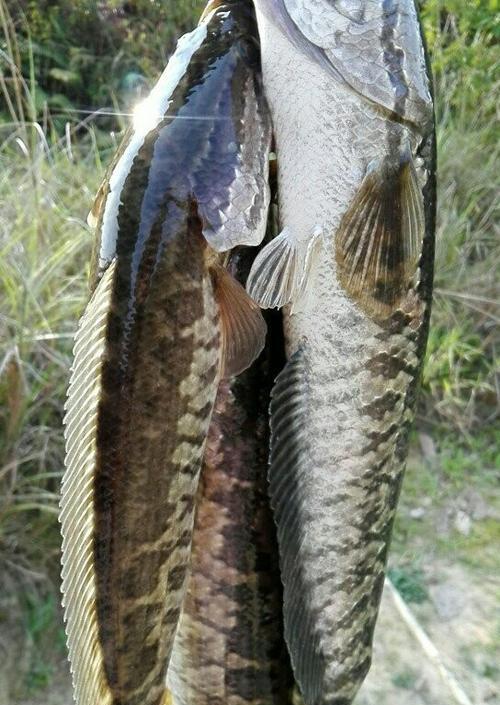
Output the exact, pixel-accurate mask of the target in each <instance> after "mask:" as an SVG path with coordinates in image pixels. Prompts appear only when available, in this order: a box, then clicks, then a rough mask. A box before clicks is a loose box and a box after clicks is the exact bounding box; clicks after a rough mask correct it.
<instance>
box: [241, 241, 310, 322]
mask: <svg viewBox="0 0 500 705" xmlns="http://www.w3.org/2000/svg"><path fill="white" fill-rule="evenodd" d="M320 234H321V232H320V231H319V229H316V230H315V231H314V233H313V234H312V236H311V237H310V238H309V239H306V240H299V239H298V238H296V237H295V236H294V234H293V233H292V232H291V231H290V230H289V229H288V228H285V229H284V230H283V231H282V232H281V233H280V234H279V235H278V236H277V237H275V238H274V239H273V240H271V242H270V243H268V244H267V245H266V246H265V247H264V248H263V249H262V250H261V251H260V252H259V254H258V255H257V257H256V258H255V261H254V263H253V265H252V269H251V270H250V274H249V276H248V281H247V291H248V293H249V295H250V296H251V298H252V299H253V300H254V301H256V302H257V303H258V304H259V306H261V308H281V307H282V306H285V305H286V304H289V303H290V302H292V301H297V299H299V298H300V297H301V295H302V294H303V292H304V290H305V286H306V283H307V279H308V275H309V272H310V270H311V265H312V262H313V256H314V253H315V251H316V245H317V242H318V238H319V235H320Z"/></svg>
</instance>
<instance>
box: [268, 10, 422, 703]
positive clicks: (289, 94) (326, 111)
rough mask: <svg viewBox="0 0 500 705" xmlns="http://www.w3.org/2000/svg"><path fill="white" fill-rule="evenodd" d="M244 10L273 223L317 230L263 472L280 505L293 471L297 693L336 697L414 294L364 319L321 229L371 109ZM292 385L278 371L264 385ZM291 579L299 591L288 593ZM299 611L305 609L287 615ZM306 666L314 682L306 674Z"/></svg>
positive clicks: (354, 177) (377, 583) (356, 613)
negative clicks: (262, 99) (274, 207)
mask: <svg viewBox="0 0 500 705" xmlns="http://www.w3.org/2000/svg"><path fill="white" fill-rule="evenodd" d="M258 17H259V28H260V33H261V41H262V59H263V72H264V84H265V89H266V97H267V99H268V101H269V103H270V107H271V114H272V117H273V123H274V129H275V139H276V153H277V159H278V169H279V196H280V221H281V222H280V225H281V227H282V228H283V227H287V228H290V229H292V230H296V231H297V232H299V233H300V232H302V233H304V232H306V231H308V232H312V231H313V229H319V231H320V232H321V234H322V237H321V243H320V245H319V248H318V253H317V256H316V257H315V259H314V262H313V265H312V269H311V273H310V275H309V280H308V282H307V291H306V293H305V294H304V296H303V297H302V299H301V300H300V301H299V302H298V303H297V304H294V305H293V307H291V306H289V307H287V308H286V309H285V316H284V318H285V321H284V327H285V337H286V345H287V353H288V357H289V358H290V360H294V359H297V356H301V368H300V369H301V372H300V374H301V375H303V379H302V381H301V383H302V387H301V391H300V394H298V395H297V399H298V401H297V403H296V411H295V417H294V424H292V426H290V425H288V426H286V431H285V430H283V431H282V433H283V436H284V437H285V436H286V438H287V439H288V441H287V442H289V443H290V446H291V447H294V448H298V450H297V452H296V453H295V454H294V453H292V452H290V454H289V455H290V462H289V466H288V467H287V465H286V460H283V458H284V457H286V447H284V450H283V449H282V448H281V446H278V449H277V451H276V453H277V455H278V456H280V458H281V460H279V462H281V464H282V466H283V473H282V475H283V477H282V478H281V481H280V482H276V483H275V485H274V486H273V480H272V478H271V494H272V495H273V499H272V501H273V506H274V507H275V509H277V513H278V515H279V516H280V517H281V516H282V515H285V514H286V512H287V511H290V510H289V509H287V508H286V507H283V506H281V502H283V504H285V503H286V502H285V500H284V499H283V500H282V497H283V496H284V495H286V492H287V481H286V479H284V478H285V477H287V476H288V477H289V478H290V482H292V480H293V482H294V484H295V488H294V490H293V512H294V513H295V514H296V516H295V517H293V518H290V517H288V518H287V519H283V523H286V524H287V527H288V528H289V527H295V528H294V529H293V531H292V530H291V529H290V531H289V533H293V534H294V538H293V549H292V551H291V553H290V555H292V554H293V555H294V556H295V563H294V566H293V567H290V565H289V564H288V563H287V561H288V558H287V554H286V551H287V548H286V546H285V544H286V543H287V542H288V536H287V533H286V531H285V530H283V531H281V532H280V529H279V541H280V552H281V554H282V568H283V570H284V572H285V573H286V572H287V570H288V568H289V569H290V575H292V576H293V578H291V579H290V581H287V579H286V578H285V598H284V599H285V635H286V637H287V641H288V643H289V647H290V648H291V655H292V663H293V666H294V670H295V675H296V677H297V679H298V681H299V683H300V685H301V686H302V690H303V695H304V699H305V702H306V704H307V705H319V704H320V703H321V704H323V705H348V704H349V703H351V702H352V700H353V698H354V696H355V693H356V692H357V690H358V688H359V686H360V684H361V683H362V681H363V678H364V676H365V675H366V672H367V670H368V668H369V665H370V654H371V642H372V636H373V629H374V625H375V620H376V615H377V611H378V607H379V601H380V595H381V591H382V587H383V581H384V568H385V562H386V556H387V550H388V546H389V540H390V533H391V527H392V523H393V518H394V513H395V509H396V502H397V498H398V494H399V489H400V484H401V479H402V473H403V468H404V461H405V456H406V441H407V435H408V426H409V423H410V421H411V418H412V408H413V402H414V396H415V384H416V379H417V375H418V370H419V366H420V359H421V352H422V351H421V340H422V337H423V336H424V337H425V333H424V332H423V329H424V327H425V326H424V323H423V320H424V307H423V304H422V302H421V301H420V299H419V297H418V295H417V293H416V292H415V291H410V292H409V293H408V296H407V297H406V299H405V301H404V302H403V303H402V306H401V307H400V309H401V310H398V311H396V312H394V314H393V315H392V316H390V317H389V318H388V319H387V320H386V321H384V322H375V321H374V320H372V319H371V318H370V317H369V316H368V315H366V313H365V312H363V311H362V310H361V308H359V307H358V306H357V305H356V303H355V302H354V301H352V300H351V299H350V298H349V297H348V296H347V294H346V292H345V291H344V289H343V288H342V286H341V285H340V283H339V282H338V279H337V276H336V262H335V255H334V244H335V233H336V231H337V229H338V227H339V224H340V222H341V218H342V216H343V214H344V213H345V211H346V209H347V208H348V206H349V204H350V202H351V201H352V199H353V197H354V195H355V194H356V192H357V190H358V189H359V186H360V184H361V181H362V179H363V176H364V174H365V173H366V169H367V165H368V164H369V163H370V162H371V161H372V160H374V159H379V158H383V156H384V154H385V150H386V128H385V125H384V121H383V120H382V119H381V117H380V115H379V114H378V113H377V112H376V109H375V108H374V107H373V106H372V105H371V104H369V103H368V102H367V101H365V100H363V99H362V98H360V97H359V96H357V95H356V94H354V93H352V92H350V91H349V90H348V89H346V88H345V87H343V86H342V85H341V84H340V83H335V82H333V81H332V79H331V78H330V77H329V76H328V75H327V74H326V72H325V71H324V70H323V69H322V68H321V67H320V66H319V65H315V64H313V63H312V62H311V61H309V60H308V59H307V58H306V57H305V56H304V55H303V54H299V53H298V52H297V51H296V50H295V49H294V48H293V46H292V45H291V44H290V42H289V41H288V40H287V39H286V38H285V37H284V36H283V35H282V34H281V33H280V32H279V31H278V30H277V29H276V28H275V27H274V26H273V25H271V24H270V23H268V22H267V20H266V19H265V17H264V16H262V15H260V14H259V15H258ZM297 374H299V373H297ZM294 379H296V377H295V378H294ZM292 384H293V380H292V381H290V380H288V382H287V385H284V386H283V387H282V389H279V390H278V392H277V394H278V397H279V396H280V395H281V396H283V398H284V395H286V394H288V391H287V389H289V388H290V386H291V385H292ZM287 398H288V397H287ZM278 402H279V399H277V400H276V404H278ZM294 403H295V402H294ZM285 420H286V419H285ZM279 424H280V422H278V426H279V430H281V429H282V428H283V429H285V425H284V424H282V425H279ZM294 428H295V429H296V430H294ZM293 434H295V440H294V439H293V438H292V436H293ZM280 442H281V441H280ZM297 458H298V460H297ZM294 463H295V467H294ZM287 473H288V474H287ZM287 522H288V523H287ZM278 524H280V519H279V520H278ZM292 560H293V559H292V558H290V561H292ZM287 566H288V567H287ZM299 590H300V591H302V592H303V594H304V597H303V598H300V597H298V596H297V594H294V591H295V593H296V592H297V591H299ZM301 599H302V602H300V600H301ZM287 604H288V605H289V606H290V609H287V607H286V605H287ZM294 605H295V606H296V607H297V609H295V612H296V613H297V614H294ZM300 605H302V606H301V607H300ZM301 610H303V611H306V612H307V613H308V614H309V617H308V618H307V620H302V621H301V619H302V618H301V616H300V615H298V613H299V612H300V611H301ZM300 638H302V640H303V643H304V644H305V645H306V646H305V649H303V647H302V646H301V644H300ZM308 640H309V642H310V649H311V651H314V654H309V655H308V656H307V657H306V656H303V655H300V652H301V651H302V650H305V651H307V649H308V647H307V642H308ZM298 653H299V656H297V654H298ZM313 663H316V664H317V665H316V666H314V667H313V666H311V664H313ZM308 664H309V665H308ZM318 664H319V665H318ZM313 668H314V669H315V671H314V672H315V674H316V680H317V681H318V682H316V684H315V686H314V687H313V686H311V682H308V681H310V680H311V678H310V674H311V673H312V670H313ZM308 669H309V670H308Z"/></svg>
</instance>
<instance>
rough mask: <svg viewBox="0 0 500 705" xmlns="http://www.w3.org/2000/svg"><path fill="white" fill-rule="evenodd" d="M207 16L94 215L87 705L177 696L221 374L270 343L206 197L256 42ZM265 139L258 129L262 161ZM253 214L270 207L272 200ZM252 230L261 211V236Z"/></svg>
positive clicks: (69, 498)
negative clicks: (195, 532)
mask: <svg viewBox="0 0 500 705" xmlns="http://www.w3.org/2000/svg"><path fill="white" fill-rule="evenodd" d="M206 23H207V24H206V26H200V27H199V28H198V29H197V30H195V32H193V33H192V34H191V35H189V36H188V38H187V40H186V39H185V40H184V41H183V42H181V46H180V49H178V52H177V54H176V55H175V57H174V59H173V63H172V65H171V67H170V74H168V71H167V76H166V80H165V81H164V82H163V83H162V80H160V83H159V84H158V86H157V88H156V89H154V90H153V93H152V95H153V97H154V101H153V102H152V106H153V107H154V108H155V109H156V110H159V109H160V108H162V109H163V110H164V111H165V113H164V114H162V115H161V116H160V118H159V119H158V118H157V116H156V117H155V116H154V115H153V117H155V120H154V121H153V124H151V125H148V126H147V127H145V128H144V126H142V127H139V128H136V129H135V131H133V132H131V133H130V135H129V136H128V138H127V139H126V141H125V143H124V146H123V149H122V151H121V152H120V154H119V155H118V156H117V158H116V159H115V161H114V163H113V171H112V173H111V175H110V178H109V180H108V182H107V184H105V185H104V187H103V188H102V189H101V191H100V194H99V197H98V199H97V205H96V210H95V213H94V216H95V221H96V223H97V246H96V248H95V252H96V256H95V258H94V273H93V277H92V287H91V288H92V291H93V293H92V298H91V300H90V302H89V304H88V306H87V308H86V311H85V314H84V316H83V318H82V321H81V324H80V327H79V332H78V334H77V338H76V341H75V359H74V364H73V369H72V378H71V382H70V389H69V393H68V403H67V413H66V419H65V423H66V433H65V436H66V449H67V457H66V473H65V476H64V479H63V486H62V498H61V515H60V518H61V524H62V534H63V555H62V590H63V604H64V607H65V619H66V625H67V634H68V645H69V656H70V662H71V668H72V672H73V680H74V686H75V698H76V701H77V705H95V704H96V703H99V705H165V704H166V703H167V702H168V694H167V692H166V689H165V676H166V670H167V666H168V660H169V655H170V651H171V647H172V642H173V637H174V633H175V629H176V626H177V621H178V616H179V611H180V606H181V602H182V597H183V594H184V583H185V577H186V569H187V565H188V562H189V553H190V543H191V532H192V526H193V516H194V499H195V496H196V491H197V483H198V476H199V470H200V467H201V461H202V457H203V450H204V445H205V441H206V436H207V433H208V428H209V423H210V417H211V414H212V409H213V404H214V401H215V396H216V390H217V387H218V384H219V380H220V378H221V375H223V374H227V375H231V374H235V373H237V372H239V371H241V369H244V368H245V367H246V366H248V365H249V364H250V363H251V361H252V360H253V359H254V358H255V357H256V356H257V355H258V354H259V352H260V350H261V349H262V346H263V343H264V336H265V324H264V322H263V319H262V316H261V314H260V312H259V311H258V308H257V306H256V305H255V304H253V303H252V302H251V301H250V300H249V299H248V297H247V295H246V294H245V292H244V290H243V289H242V287H241V286H239V285H238V284H237V283H236V282H235V281H234V280H233V279H232V278H231V277H230V275H228V274H227V273H226V272H225V270H224V269H223V268H222V266H221V263H222V258H221V256H220V255H218V254H217V252H215V251H214V250H213V249H212V248H211V247H210V246H209V245H208V244H207V241H206V237H205V235H207V237H209V238H210V237H211V236H212V234H213V232H216V233H217V234H218V236H219V237H222V238H224V228H222V227H221V228H219V229H217V227H218V226H217V227H216V228H215V230H213V228H212V226H213V222H212V221H210V218H209V214H210V212H211V211H210V208H209V207H208V206H207V203H208V205H209V206H210V203H211V200H210V194H211V193H212V195H213V194H215V195H214V197H216V195H217V194H218V196H220V194H221V193H222V194H223V197H224V198H228V199H229V201H231V196H230V194H231V189H232V188H233V186H234V185H235V183H236V182H237V180H238V174H239V173H240V172H239V171H238V163H239V160H240V156H241V153H242V152H244V150H245V149H247V148H248V145H246V146H244V147H243V144H244V140H243V141H242V142H240V143H239V144H240V147H238V145H236V151H235V149H234V147H233V146H231V148H230V149H228V140H233V139H234V137H235V134H236V133H237V131H236V132H235V125H234V123H233V122H232V121H233V120H234V119H237V120H239V116H240V110H243V109H246V107H248V106H253V108H252V110H253V109H255V110H253V111H254V112H255V111H257V112H258V110H259V109H260V108H259V105H260V104H259V96H258V95H257V94H256V93H255V91H256V90H257V89H258V85H257V84H254V83H253V73H252V72H253V67H252V62H251V61H250V60H251V59H252V54H251V51H256V48H255V47H254V45H253V42H252V41H250V42H248V41H247V40H246V39H245V34H244V33H243V38H242V39H241V42H240V44H238V41H239V40H238V37H240V36H241V35H239V34H238V32H237V31H236V30H235V25H234V23H233V20H232V18H231V16H230V14H228V13H227V12H225V11H224V12H222V15H218V14H217V11H216V12H215V13H213V14H211V15H209V16H208V17H207V18H206ZM207 37H208V39H209V41H208V45H207V43H206V42H207ZM234 42H236V44H234ZM241 43H243V46H241ZM249 47H250V49H251V51H250V49H249ZM252 47H253V49H252ZM248 52H250V54H249V53H248ZM245 66H246V68H245ZM172 76H173V78H172ZM241 76H245V77H246V79H248V80H246V82H245V84H244V85H245V86H246V88H245V89H242V90H241V91H240V92H239V93H238V95H237V97H236V98H235V96H234V95H233V85H232V83H231V79H234V78H235V77H241ZM228 80H229V84H228ZM155 90H156V93H155ZM221 96H223V99H221ZM234 99H235V100H236V102H237V105H236V106H235V104H234ZM212 100H213V101H215V104H214V105H213V107H214V109H215V110H216V113H215V115H216V117H217V120H216V121H215V122H221V124H224V125H225V127H224V129H223V130H222V132H220V131H217V126H216V125H215V122H214V121H212V122H211V121H203V120H200V121H199V122H196V117H197V116H198V117H202V116H203V115H206V107H207V102H208V103H210V101H212ZM238 106H240V107H239V108H238ZM245 106H246V107H245ZM252 110H251V112H252ZM197 111H201V112H197ZM183 118H189V119H183ZM219 118H223V119H222V120H220V121H219V120H218V119H219ZM202 122H203V130H201V128H200V127H199V125H200V124H201V123H202ZM193 125H198V128H196V127H193ZM265 134H266V128H265V126H262V125H260V124H259V120H257V119H256V120H255V133H253V135H252V139H253V137H255V136H257V137H258V139H257V143H256V144H254V147H255V152H256V153H257V152H258V151H259V149H261V148H262V149H264V148H265V143H266V137H265ZM210 139H211V142H210V149H211V152H210V155H209V156H210V158H211V159H213V169H214V178H213V180H212V184H209V183H208V173H209V165H208V164H207V162H206V153H205V152H203V151H202V152H200V151H198V152H197V148H200V145H202V146H203V145H204V144H205V142H204V141H205V140H210ZM264 151H265V150H264ZM183 155H184V156H185V159H184V160H182V159H181V157H182V156H183ZM235 155H236V157H235ZM216 172H217V173H216ZM222 175H229V176H228V178H227V179H226V180H225V186H224V188H225V190H224V188H223V189H222V191H221V190H220V187H221V183H222V181H221V180H218V179H217V178H216V177H217V176H220V177H221V179H222ZM212 185H213V187H212ZM211 188H212V191H211ZM252 188H253V186H252ZM214 189H215V191H214ZM243 190H244V191H245V193H246V194H247V195H248V193H249V192H250V191H251V188H250V191H248V189H246V190H245V189H243ZM227 191H229V196H228V195H227ZM245 198H246V197H245ZM252 203H253V205H255V202H254V201H253V200H252V198H250V206H248V199H247V200H245V204H246V205H245V208H247V210H248V208H250V209H251V208H252ZM221 207H222V206H221ZM245 208H243V210H242V213H243V215H244V216H245V213H247V210H245ZM257 210H258V211H259V213H260V211H263V213H264V211H265V199H264V200H263V201H262V202H261V203H260V205H258V207H257ZM221 212H222V211H221ZM240 215H241V214H236V216H235V218H236V221H238V218H239V217H240ZM264 215H265V214H264ZM264 215H263V214H261V215H259V217H264ZM245 217H246V216H245ZM228 220H230V218H228ZM254 221H255V216H254V215H250V216H249V218H248V226H250V225H251V224H252V223H254ZM211 228H212V230H211Z"/></svg>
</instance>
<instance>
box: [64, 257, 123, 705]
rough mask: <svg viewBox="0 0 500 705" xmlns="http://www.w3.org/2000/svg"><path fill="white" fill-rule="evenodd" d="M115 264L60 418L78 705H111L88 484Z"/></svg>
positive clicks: (78, 348) (78, 347)
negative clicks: (100, 626) (100, 628)
mask: <svg viewBox="0 0 500 705" xmlns="http://www.w3.org/2000/svg"><path fill="white" fill-rule="evenodd" d="M114 271H115V263H114V262H113V263H112V264H111V265H110V267H109V268H108V269H107V270H106V272H105V273H104V276H103V278H102V279H101V281H100V282H99V285H98V286H97V288H96V290H95V292H94V294H93V296H92V298H91V300H90V302H89V304H88V306H87V308H86V310H85V313H84V315H83V317H82V319H81V321H80V326H79V329H78V332H77V334H76V339H75V348H74V353H75V358H74V363H73V368H72V374H71V382H70V386H69V391H68V400H67V403H66V417H65V425H66V430H65V438H66V472H65V474H64V478H63V483H62V495H61V505H60V506H61V512H60V522H61V531H62V536H63V543H62V571H61V576H62V592H63V606H64V619H65V622H66V634H67V637H68V649H69V658H70V663H71V672H72V675H73V686H74V692H75V699H76V703H77V705H89V704H90V703H96V704H97V703H99V705H112V695H111V691H110V689H109V687H108V684H107V681H106V676H105V673H104V665H103V658H102V653H101V646H100V643H99V636H98V625H97V615H96V602H95V600H96V586H95V574H94V553H93V534H94V508H93V501H92V500H93V481H94V468H95V460H96V426H97V410H98V405H99V399H100V394H101V369H102V364H103V360H104V355H105V345H106V339H105V332H106V322H107V319H108V314H109V306H110V300H111V293H112V285H113V277H114Z"/></svg>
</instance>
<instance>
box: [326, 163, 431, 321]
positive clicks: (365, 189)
mask: <svg viewBox="0 0 500 705" xmlns="http://www.w3.org/2000/svg"><path fill="white" fill-rule="evenodd" d="M423 236H424V210H423V196H422V191H421V189H420V186H419V183H418V178H417V174H416V171H415V167H414V164H413V160H412V159H411V157H410V156H407V157H405V158H403V159H402V161H401V163H400V164H399V166H398V167H390V166H387V165H385V164H384V163H381V164H378V165H376V166H375V167H374V168H373V169H370V170H369V171H368V173H367V175H366V176H365V178H364V180H363V183H362V184H361V187H360V189H359V191H358V193H357V194H356V196H355V198H354V200H353V201H352V203H351V205H350V207H349V209H348V210H347V212H346V213H345V215H344V217H343V219H342V221H341V224H340V227H339V230H338V232H337V234H336V238H335V258H336V261H337V277H338V280H339V282H340V284H341V285H342V286H343V288H344V289H345V291H346V292H347V293H348V294H349V296H350V297H351V298H352V299H354V301H356V303H357V304H358V305H359V306H360V307H361V308H362V309H363V310H364V311H365V312H366V313H367V315H369V316H370V317H371V318H373V319H375V320H377V321H378V320H383V319H385V318H387V317H388V316H390V315H391V314H392V313H393V312H394V311H395V310H396V309H397V308H398V306H399V305H400V303H401V301H402V299H403V298H404V297H405V295H406V294H407V292H408V290H409V288H410V286H411V285H412V282H413V279H414V277H415V274H416V272H417V268H418V262H419V258H420V254H421V249H422V241H423Z"/></svg>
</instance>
